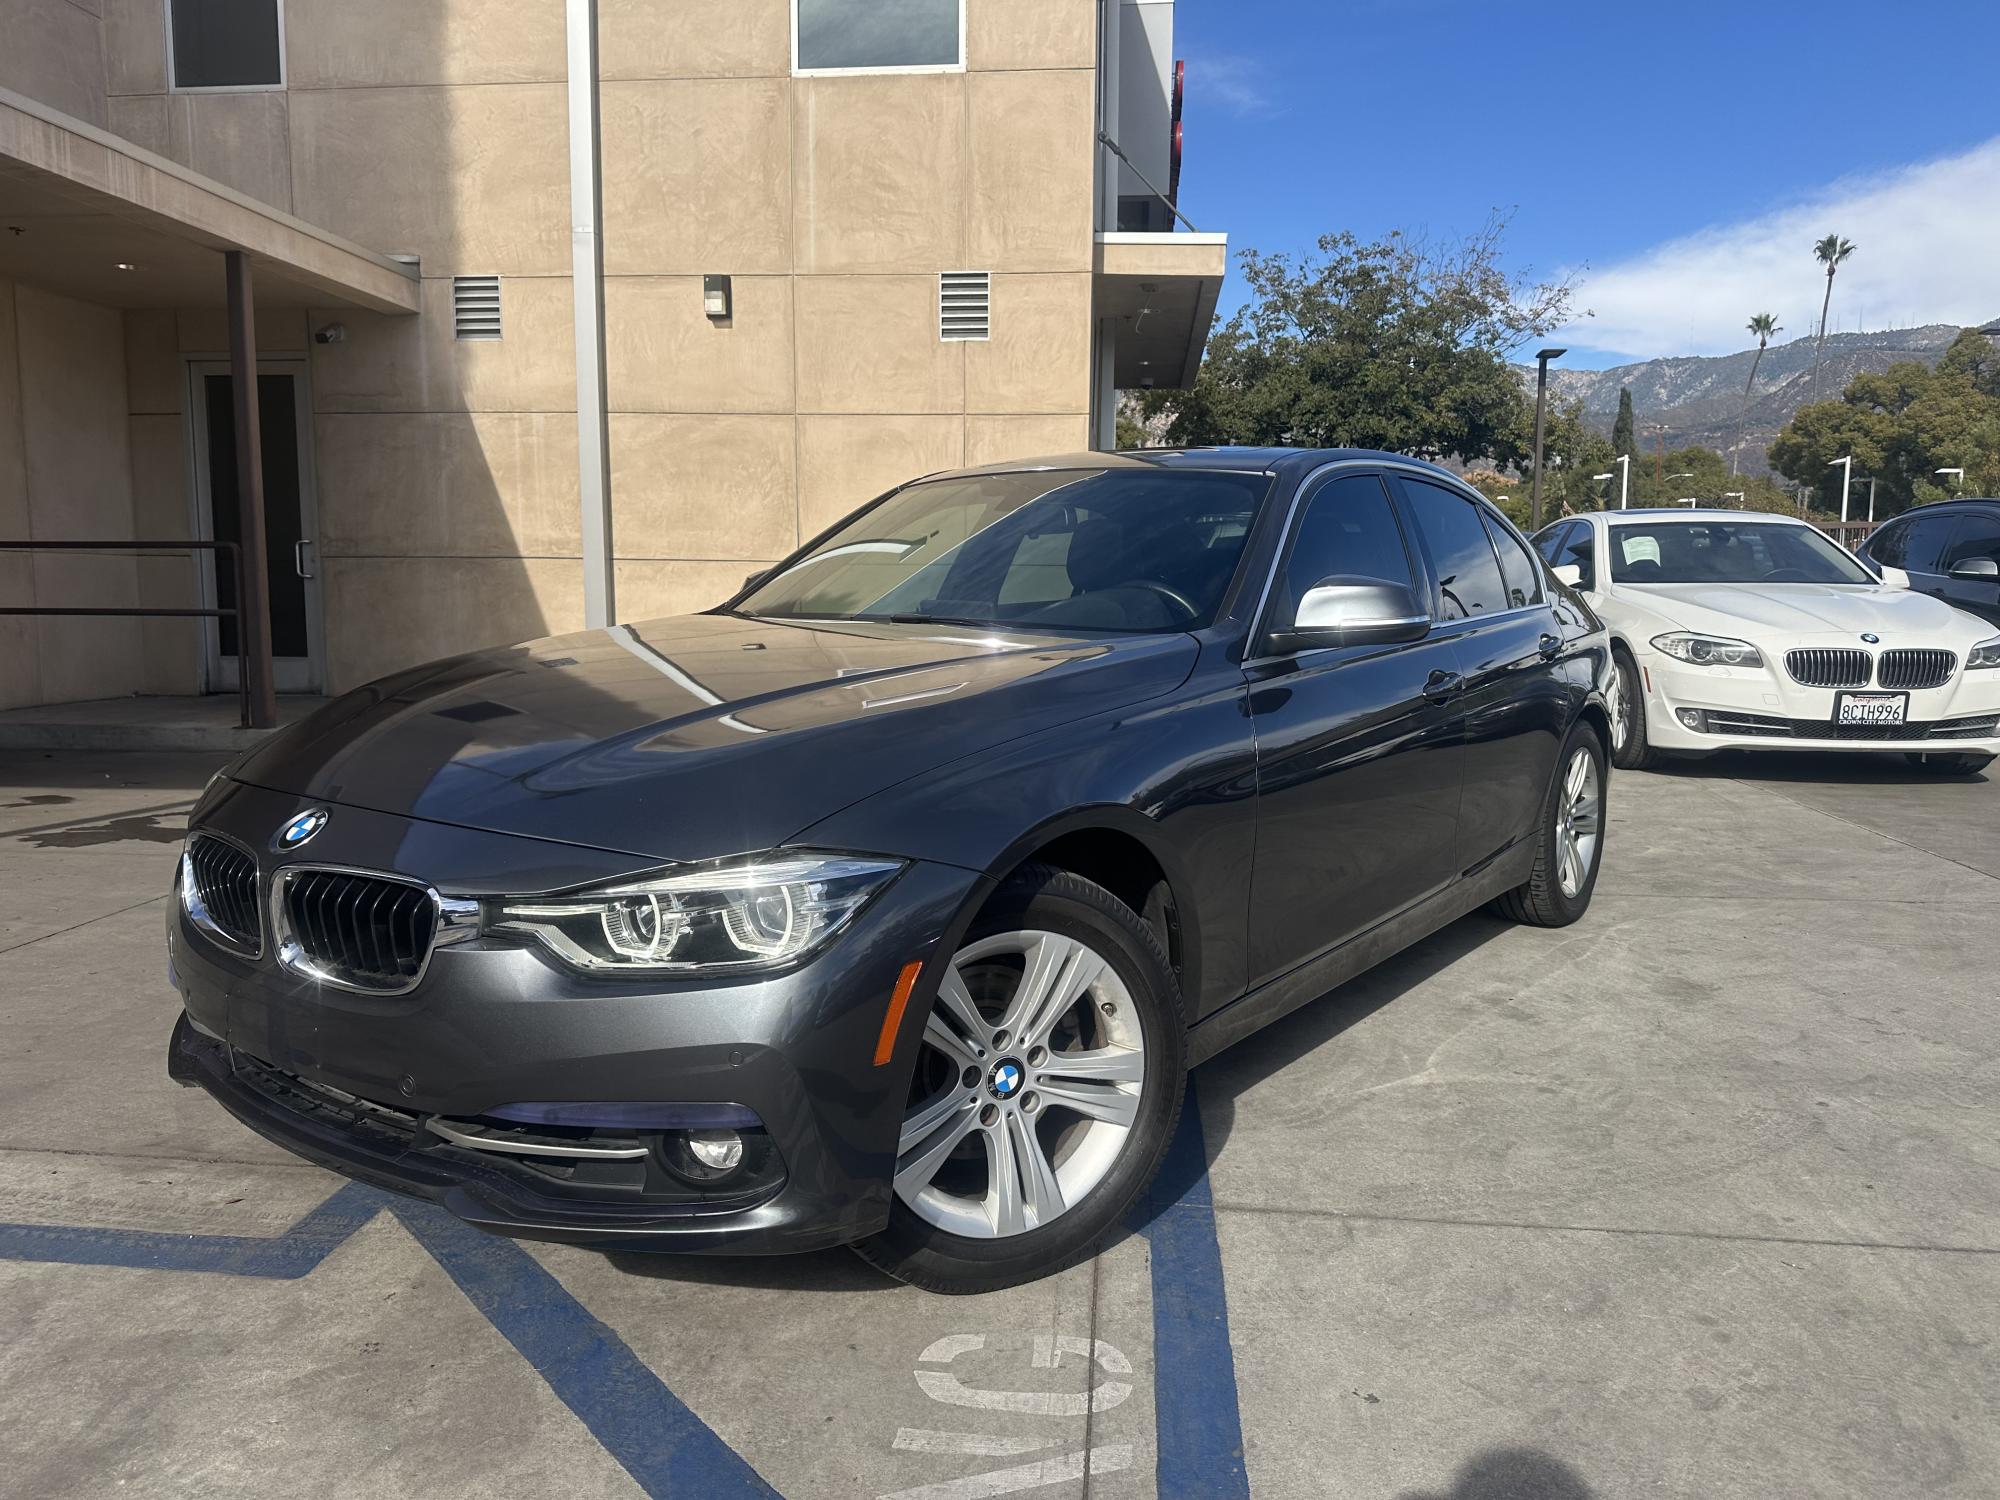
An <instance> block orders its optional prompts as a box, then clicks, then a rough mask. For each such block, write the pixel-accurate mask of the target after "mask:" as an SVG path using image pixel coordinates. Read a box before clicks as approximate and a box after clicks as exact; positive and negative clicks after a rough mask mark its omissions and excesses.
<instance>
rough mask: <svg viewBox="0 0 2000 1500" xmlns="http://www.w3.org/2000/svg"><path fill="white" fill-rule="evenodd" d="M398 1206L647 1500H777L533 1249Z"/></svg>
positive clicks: (417, 1207)
mask: <svg viewBox="0 0 2000 1500" xmlns="http://www.w3.org/2000/svg"><path fill="white" fill-rule="evenodd" d="M390 1207H391V1211H392V1212H393V1213H394V1214H395V1215H396V1217H397V1218H398V1219H400V1220H402V1222H403V1227H404V1228H406V1229H408V1230H409V1231H410V1233H411V1234H412V1235H414V1236H415V1237H416V1240H417V1243H418V1244H420V1245H422V1246H423V1247H424V1248H425V1249H426V1250H428V1251H429V1252H430V1253H431V1255H432V1256H433V1257H434V1258H435V1259H436V1261H437V1263H438V1264H439V1265H441V1266H443V1267H444V1270H445V1274H446V1275H448V1276H450V1277H451V1279H452V1280H453V1281H454V1282H456V1283H457V1284H458V1289H459V1290H460V1291H462V1292H464V1293H465V1295H466V1296H467V1298H469V1299H470V1300H471V1302H472V1305H473V1306H474V1307H476V1308H478V1309H479V1310H480V1311H481V1312H482V1313H484V1314H485V1315H486V1317H487V1319H488V1320H489V1321H490V1322H491V1323H492V1324H493V1326H494V1327H495V1328H497V1329H499V1330H500V1333H501V1335H502V1336H503V1337H505V1338H506V1340H507V1342H508V1343H510V1344H512V1345H513V1346H514V1347H515V1349H517V1350H519V1351H520V1354H521V1357H522V1358H523V1359H525V1360H527V1361H528V1363H529V1364H531V1365H533V1366H534V1367H535V1372H536V1373H537V1374H538V1375H540V1376H541V1377H542V1379H544V1380H546V1381H547V1382H548V1384H549V1389H550V1390H552V1391H554V1392H555V1393H556V1395H557V1396H558V1397H559V1398H560V1399H561V1401H562V1403H563V1405H565V1406H567V1407H568V1408H569V1409H570V1410H571V1411H573V1412H575V1413H576V1415H577V1419H578V1420H579V1421H581V1422H582V1423H583V1425H584V1426H586V1427H588V1428H589V1429H590V1432H591V1435H592V1436H593V1437H595V1438H596V1439H597V1440H598V1442H600V1443H602V1444H603V1445H604V1447H605V1450H606V1451H607V1452H608V1453H610V1455H611V1456H612V1457H613V1458H615V1459H617V1460H618V1462H619V1463H620V1464H622V1465H624V1467H625V1472H626V1473H628V1474H630V1475H631V1476H632V1477H633V1479H635V1480H637V1481H638V1483H639V1487H640V1488H641V1489H643V1490H645V1492H646V1493H647V1494H648V1495H652V1496H655V1497H660V1496H668V1495H679V1496H695V1495H699V1496H701V1497H703V1500H711V1497H713V1500H737V1497H751V1496H756V1497H760V1500H777V1495H778V1492H777V1491H776V1490H774V1489H772V1488H771V1486H770V1485H768V1484H766V1483H765V1482H764V1481H763V1479H762V1478H761V1477H760V1476H759V1475H758V1474H757V1471H756V1470H754V1469H752V1468H751V1467H750V1465H749V1464H748V1463H746V1462H744V1460H743V1459H742V1458H741V1457H740V1456H739V1455H738V1454H737V1453H736V1452H735V1450H734V1449H732V1448H730V1447H729V1445H728V1444H727V1443H725V1442H723V1441H722V1439H721V1438H719V1437H717V1436H716V1435H715V1432H714V1431H713V1430H712V1429H711V1428H710V1427H709V1426H708V1425H707V1424H706V1423H704V1422H703V1421H702V1420H701V1418H699V1417H697V1416H696V1415H695V1414H694V1413H693V1412H692V1411H690V1410H688V1408H687V1407H686V1406H685V1405H684V1404H683V1403H682V1402H681V1401H680V1399H679V1398H678V1397H676V1396H675V1395H674V1393H673V1392H672V1391H670V1390H668V1389H667V1387H666V1386H665V1384H663V1383H662V1382H661V1380H660V1377H659V1376H657V1375H655V1374H654V1373H653V1372H652V1370H651V1369H650V1368H649V1367H648V1366H647V1365H646V1364H645V1362H644V1361H642V1360H641V1359H640V1358H639V1356H638V1355H636V1354H634V1353H633V1352H632V1350H631V1349H630V1347H628V1346H627V1344H626V1343H625V1341H624V1340H623V1339H621V1338H619V1337H618V1335H617V1334H616V1333H613V1332H612V1331H611V1329H609V1328H608V1327H606V1326H605V1325H604V1324H603V1323H602V1322H600V1321H599V1320H598V1319H597V1318H596V1317H594V1316H592V1315H591V1313H590V1312H589V1311H588V1310H587V1309H586V1308H585V1307H584V1306H583V1304H582V1303H580V1302H578V1301H577V1300H576V1298H574V1297H572V1296H571V1295H570V1294H569V1292H568V1290H567V1289H566V1288H565V1287H564V1286H563V1284H562V1283H561V1282H560V1281H557V1280H556V1279H555V1277H553V1276H551V1275H550V1274H549V1273H548V1272H547V1271H546V1270H544V1269H543V1268H542V1264H541V1262H540V1261H538V1260H536V1259H535V1258H534V1257H533V1256H532V1255H530V1254H528V1252H527V1251H525V1250H523V1249H522V1248H521V1247H520V1246H519V1245H517V1244H515V1243H514V1242H513V1241H512V1240H505V1239H498V1238H496V1237H494V1236H493V1235H490V1234H485V1233H483V1232H481V1231H480V1230H477V1229H472V1228H469V1227H467V1226H466V1225H465V1224H463V1223H461V1222H460V1221H459V1220H458V1219H456V1218H453V1217H452V1216H451V1215H450V1214H448V1213H446V1212H445V1211H444V1210H443V1209H440V1208H434V1207H432V1206H431V1205H430V1204H427V1203H413V1202H403V1201H401V1200H398V1201H396V1202H394V1203H392V1204H391V1205H390Z"/></svg>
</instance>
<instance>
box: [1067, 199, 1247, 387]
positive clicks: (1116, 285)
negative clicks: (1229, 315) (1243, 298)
mask: <svg viewBox="0 0 2000 1500" xmlns="http://www.w3.org/2000/svg"><path fill="white" fill-rule="evenodd" d="M1228 270H1229V236H1228V235H1226V234H1166V233H1138V232H1127V231H1104V232H1101V233H1099V234H1098V236H1097V254H1096V261H1095V276H1094V278H1093V290H1094V292H1095V300H1096V307H1097V316H1098V317H1099V318H1100V319H1110V320H1111V321H1112V322H1113V323H1114V324H1115V325H1116V327H1115V337H1114V341H1113V352H1112V366H1113V378H1114V380H1115V382H1116V384H1117V386H1118V388H1119V389H1120V390H1142V389H1145V388H1148V387H1153V386H1160V387H1166V388H1169V389H1179V388H1183V387H1186V386H1191V385H1193V384H1194V378H1195V373H1196V371H1198V370H1199V369H1200V368H1201V351H1202V348H1203V346H1205V345H1206V344H1207V343H1208V330H1209V325H1210V324H1212V323H1213V322H1214V321H1215V301H1216V298H1217V297H1219V296H1220V295H1221V293H1222V278H1223V277H1224V275H1226V274H1227V272H1228Z"/></svg>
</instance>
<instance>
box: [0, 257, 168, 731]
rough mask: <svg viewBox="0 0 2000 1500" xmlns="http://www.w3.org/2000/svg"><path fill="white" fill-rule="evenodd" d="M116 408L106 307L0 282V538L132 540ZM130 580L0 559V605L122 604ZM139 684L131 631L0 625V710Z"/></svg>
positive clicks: (117, 383)
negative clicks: (2, 602) (2, 601)
mask: <svg viewBox="0 0 2000 1500" xmlns="http://www.w3.org/2000/svg"><path fill="white" fill-rule="evenodd" d="M125 404H126V403H125V329H124V320H123V318H122V316H121V315H120V314H119V313H118V312H117V311H116V310H115V309H112V308H105V307H97V306H94V305H92V304H90V303H87V302H78V301H74V300H73V299H71V298H68V297H59V296H56V295H55V294H53V293H50V292H44V291H41V290H39V289H37V288H34V287H27V286H19V285H16V284H14V283H12V282H6V281H0V535H4V536H7V537H10V538H15V539H20V540H39V541H96V540H103V541H106V542H118V541H129V540H131V539H132V537H133V535H134V530H133V527H134V516H133V498H132V469H131V460H130V448H129V442H130V432H129V427H128V418H127V413H126V410H125ZM140 582H141V580H140V575H139V566H138V563H137V562H136V560H135V559H134V558H133V557H132V556H131V555H130V554H125V555H117V554H97V553H82V554H58V553H33V554H29V555H26V556H21V555H13V554H0V598H6V599H7V600H9V601H10V602H12V601H19V602H21V603H25V604H37V605H48V606H69V607H81V606H88V605H93V604H104V605H113V606H123V605H130V604H132V603H133V602H134V601H135V600H136V599H137V598H138V597H139V594H140ZM146 685H147V657H146V637H145V632H144V629H143V627H142V625H141V624H140V622H138V621H136V620H116V619H111V620H97V619H39V618H35V617H26V618H22V619H8V620H0V706H4V707H9V708H11V707H17V706H20V705H23V704H30V703H62V702H69V701H72V700H76V699H85V698H108V697H116V696H119V695H121V694H125V693H131V692H137V691H140V690H142V689H143V688H144V687H145V686H146Z"/></svg>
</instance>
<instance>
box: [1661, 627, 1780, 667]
mask: <svg viewBox="0 0 2000 1500" xmlns="http://www.w3.org/2000/svg"><path fill="white" fill-rule="evenodd" d="M1653 649H1654V650H1655V651H1664V652H1666V654H1667V655H1669V656H1671V657H1673V658H1674V660H1676V661H1684V662H1687V663H1688V664H1689V665H1690V666H1696V667H1761V666H1763V665H1764V658H1763V657H1761V656H1759V655H1758V654H1757V648H1756V647H1755V646H1753V645H1751V644H1750V643H1749V642H1748V641H1732V640H1730V639H1729V638H1728V637H1727V636H1719V635H1695V634H1693V633H1691V632H1689V631H1685V630H1676V631H1672V632H1670V633H1669V634H1667V635H1656V636H1654V637H1653Z"/></svg>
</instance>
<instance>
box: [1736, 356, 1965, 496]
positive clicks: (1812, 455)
mask: <svg viewBox="0 0 2000 1500" xmlns="http://www.w3.org/2000/svg"><path fill="white" fill-rule="evenodd" d="M1848 454H1852V455H1853V456H1854V473H1855V474H1856V475H1857V476H1868V477H1872V478H1874V479H1875V480H1876V482H1877V483H1876V510H1875V514H1876V518H1877V519H1878V520H1879V519H1881V518H1882V517H1883V516H1885V515H1894V514H1895V513H1896V512H1897V511H1899V510H1903V509H1905V508H1906V507H1908V506H1910V505H1917V504H1922V503H1924V502H1925V501H1929V500H1938V499H1943V498H1944V497H1945V495H1946V493H1947V488H1946V487H1945V486H1943V485H1940V484H1939V483H1938V482H1937V474H1936V471H1937V470H1938V469H1941V468H1962V469H1964V470H1965V489H1966V493H1968V494H1991V493H1994V492H1995V490H1996V489H2000V358H1996V356H1995V354H1994V351H1993V349H1992V347H1991V345H1989V344H1988V343H1987V341H1986V340H1985V339H1984V338H1982V337H1981V336H1980V335H1979V334H1978V333H1977V332H1975V331H1973V330H1971V329H1967V330H1966V331H1965V332H1963V333H1961V334H1960V335H1959V336H1958V338H1957V340H1956V341H1955V342H1954V343H1953V344H1952V346H1951V348H1950V349H1948V350H1947V351H1946V352H1945V355H1944V357H1943V359H1941V360H1940V361H1939V362H1938V365H1937V367H1936V368H1935V369H1932V368H1929V367H1927V366H1925V365H1922V364H1918V363H1916V362H1915V361H1908V362H1905V363H1901V364H1895V365H1891V366H1890V367H1889V368H1888V369H1886V370H1881V371H1876V372H1872V373H1868V374H1863V375H1857V376H1856V377H1855V378H1854V379H1853V380H1852V381H1850V382H1849V383H1848V386H1847V389H1846V390H1845V391H1843V392H1842V393H1841V394H1840V396H1839V397H1838V398H1837V399H1836V400H1832V401H1815V402H1813V403H1811V404H1810V405H1807V406H1802V407H1800V408H1799V410H1798V411H1797V412H1796V413H1795V414H1794V415H1793V417H1792V420H1791V421H1790V422H1788V423H1787V424H1786V425H1785V428H1784V430H1783V431H1781V432H1780V433H1779V434H1778V438H1777V441H1776V442H1774V443H1773V444H1772V445H1771V463H1772V466H1773V467H1774V468H1776V469H1777V470H1778V472H1779V473H1781V474H1784V475H1786V476H1787V477H1788V478H1791V479H1795V480H1798V481H1800V482H1801V483H1803V484H1807V485H1810V486H1812V488H1813V489H1814V491H1815V492H1816V493H1817V496H1818V502H1819V506H1820V508H1821V509H1822V510H1826V511H1831V512H1837V511H1838V510H1839V508H1840V482H1841V481H1840V474H1839V472H1838V471H1837V470H1835V469H1834V468H1833V467H1832V466H1833V464H1834V462H1835V461H1836V460H1838V459H1840V458H1842V457H1844V456H1846V455H1848Z"/></svg>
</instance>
